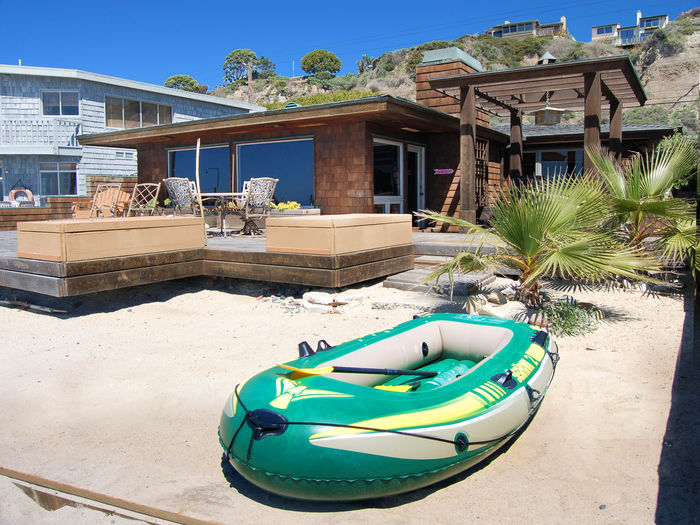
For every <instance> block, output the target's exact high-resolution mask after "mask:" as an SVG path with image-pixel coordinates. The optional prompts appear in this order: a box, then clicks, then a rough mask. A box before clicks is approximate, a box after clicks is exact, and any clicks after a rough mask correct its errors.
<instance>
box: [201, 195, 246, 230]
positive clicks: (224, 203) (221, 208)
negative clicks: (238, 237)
mask: <svg viewBox="0 0 700 525" xmlns="http://www.w3.org/2000/svg"><path fill="white" fill-rule="evenodd" d="M201 197H202V203H204V201H205V200H213V201H215V202H216V204H215V206H217V207H218V212H219V220H220V226H221V236H222V237H226V229H225V228H226V213H227V212H228V203H229V202H232V203H233V204H234V205H236V206H238V205H239V204H240V202H241V201H242V200H243V199H244V197H245V193H241V192H233V193H232V192H219V193H202V194H201Z"/></svg>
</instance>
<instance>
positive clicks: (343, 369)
mask: <svg viewBox="0 0 700 525" xmlns="http://www.w3.org/2000/svg"><path fill="white" fill-rule="evenodd" d="M333 372H340V373H344V374H383V375H387V376H421V377H435V376H436V375H438V373H437V372H430V371H427V370H396V369H394V368H358V367H354V366H335V365H334V366H333Z"/></svg>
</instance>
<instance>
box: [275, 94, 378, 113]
mask: <svg viewBox="0 0 700 525" xmlns="http://www.w3.org/2000/svg"><path fill="white" fill-rule="evenodd" d="M373 95H374V94H373V93H371V92H369V91H355V90H352V91H333V92H330V93H317V94H316V95H309V96H306V97H299V98H294V99H291V100H287V101H285V102H274V103H272V104H265V107H266V108H267V109H281V108H283V107H284V106H285V104H289V103H290V102H296V103H297V104H299V105H300V106H310V105H313V104H329V103H332V102H345V101H348V100H356V99H359V98H366V97H371V96H373Z"/></svg>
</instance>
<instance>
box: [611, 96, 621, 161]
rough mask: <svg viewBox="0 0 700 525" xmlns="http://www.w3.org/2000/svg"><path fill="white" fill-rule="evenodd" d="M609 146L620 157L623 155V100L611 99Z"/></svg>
mask: <svg viewBox="0 0 700 525" xmlns="http://www.w3.org/2000/svg"><path fill="white" fill-rule="evenodd" d="M609 100H610V99H609ZM608 147H609V148H610V151H612V152H613V153H614V154H615V157H617V158H618V159H619V158H620V157H621V156H622V102H620V101H619V100H617V99H615V100H610V140H609V142H608Z"/></svg>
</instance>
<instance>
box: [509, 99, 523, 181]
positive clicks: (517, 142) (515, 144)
mask: <svg viewBox="0 0 700 525" xmlns="http://www.w3.org/2000/svg"><path fill="white" fill-rule="evenodd" d="M522 120H523V114H522V112H521V111H511V112H510V173H509V174H508V175H509V177H510V182H511V184H512V183H513V182H514V180H519V179H520V178H521V177H522V176H523V122H522ZM516 184H517V183H516Z"/></svg>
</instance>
